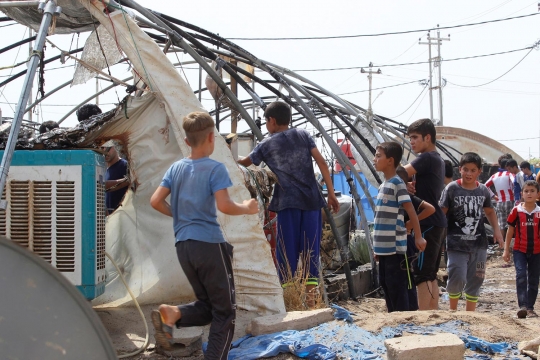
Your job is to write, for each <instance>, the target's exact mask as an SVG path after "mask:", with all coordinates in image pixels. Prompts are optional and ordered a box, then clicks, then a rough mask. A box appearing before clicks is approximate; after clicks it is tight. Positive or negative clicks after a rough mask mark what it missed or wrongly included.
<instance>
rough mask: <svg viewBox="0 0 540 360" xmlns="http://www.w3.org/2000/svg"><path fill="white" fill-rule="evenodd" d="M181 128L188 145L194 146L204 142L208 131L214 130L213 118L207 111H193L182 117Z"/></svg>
mask: <svg viewBox="0 0 540 360" xmlns="http://www.w3.org/2000/svg"><path fill="white" fill-rule="evenodd" d="M182 128H183V129H184V131H185V132H186V137H187V139H188V141H189V144H190V146H191V147H196V146H199V145H200V144H202V143H203V142H204V138H205V137H206V136H207V135H208V134H209V133H210V132H214V119H212V117H211V116H210V115H209V114H208V113H205V112H202V111H194V112H192V113H189V114H187V115H186V116H185V117H184V121H183V123H182Z"/></svg>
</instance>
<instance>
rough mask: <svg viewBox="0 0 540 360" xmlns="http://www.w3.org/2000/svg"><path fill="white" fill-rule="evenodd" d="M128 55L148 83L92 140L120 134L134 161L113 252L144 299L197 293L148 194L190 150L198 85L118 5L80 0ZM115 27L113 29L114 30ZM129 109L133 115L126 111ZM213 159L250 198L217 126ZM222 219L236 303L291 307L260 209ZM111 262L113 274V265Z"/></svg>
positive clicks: (168, 225)
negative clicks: (108, 8) (132, 186)
mask: <svg viewBox="0 0 540 360" xmlns="http://www.w3.org/2000/svg"><path fill="white" fill-rule="evenodd" d="M80 1H81V3H82V4H83V5H85V6H86V7H87V9H88V10H89V11H90V12H91V13H92V15H93V16H94V17H95V18H96V19H98V20H99V21H100V22H101V23H102V25H103V26H104V27H105V28H106V29H107V30H108V31H109V33H110V34H115V35H113V36H115V37H116V40H117V41H118V44H119V45H120V47H121V48H122V50H123V51H124V53H125V54H126V55H127V56H128V57H129V59H130V60H131V62H132V64H133V66H134V67H135V69H136V70H137V72H138V73H139V74H140V75H141V76H142V77H143V79H144V81H145V83H146V84H147V85H148V86H149V88H150V90H151V91H150V93H147V94H145V95H144V96H143V97H141V98H130V100H129V101H128V102H127V110H124V109H121V110H120V111H119V112H118V114H117V116H116V118H115V119H113V120H111V121H110V122H109V123H108V124H107V125H105V126H104V127H103V128H102V129H100V130H99V131H98V132H96V133H94V134H89V136H88V140H89V141H92V140H95V139H103V140H106V139H110V138H115V139H119V140H120V141H121V142H122V143H123V144H124V150H125V152H126V154H127V155H128V160H129V162H130V172H131V176H132V179H133V180H134V181H135V182H136V184H137V188H136V191H135V192H131V191H128V194H127V195H126V197H125V198H124V200H123V202H122V207H121V209H119V210H117V211H116V212H114V213H113V214H112V215H110V216H109V218H108V219H107V225H106V227H107V228H106V240H107V251H108V252H109V253H110V254H111V255H112V256H113V258H114V259H115V261H119V263H120V267H121V269H122V270H123V272H124V273H125V274H126V275H127V278H128V284H129V286H130V288H131V289H132V290H133V291H134V293H135V294H136V296H137V298H138V301H140V302H141V303H143V304H148V303H160V302H172V301H177V300H187V299H191V298H193V294H192V290H191V288H190V286H189V284H188V282H187V280H186V279H185V277H184V276H183V274H182V272H181V269H180V265H179V264H178V261H177V260H176V253H175V249H174V235H173V231H172V219H171V218H168V217H166V216H163V215H161V214H159V213H158V212H157V211H155V210H153V209H152V208H151V207H150V204H149V199H150V196H151V194H152V193H153V192H154V190H155V189H156V187H157V186H158V185H159V183H160V181H161V178H162V176H163V174H164V173H165V171H166V170H167V168H168V167H169V166H170V165H171V164H172V162H173V161H175V160H178V159H180V158H182V157H183V156H185V155H187V154H189V147H188V146H187V145H186V144H185V142H184V141H183V139H184V137H185V134H184V131H183V130H182V126H181V124H182V119H183V117H184V116H185V115H187V114H188V113H189V112H192V111H203V110H204V109H202V106H201V104H200V103H199V102H198V101H197V99H196V97H195V96H194V94H193V91H192V90H191V89H190V88H189V86H188V85H187V84H186V83H185V81H184V80H183V79H182V78H181V77H180V76H179V74H178V72H177V70H176V69H175V68H174V67H173V66H172V64H171V63H170V61H169V60H168V59H167V58H166V56H165V55H164V54H163V53H162V51H161V50H160V49H159V47H158V46H157V45H156V44H155V42H154V41H152V39H150V38H149V37H148V36H147V35H146V34H144V33H143V32H142V31H141V30H140V29H139V28H138V27H137V25H136V24H135V23H134V22H133V21H132V19H131V18H130V17H129V16H124V14H122V13H121V12H120V11H116V12H114V13H111V14H110V16H105V15H104V13H103V12H102V11H101V10H102V7H103V5H102V4H101V3H100V2H98V1H92V2H91V3H90V2H89V1H85V0H80ZM113 26H114V31H113ZM126 112H127V117H126ZM215 136H216V148H215V151H214V154H213V156H212V158H214V159H216V160H218V161H220V162H223V163H224V164H225V165H226V166H227V168H228V170H229V174H230V177H231V180H232V182H233V187H231V188H230V189H229V193H230V195H231V198H232V199H233V200H235V201H241V200H243V199H247V198H249V192H248V191H247V189H246V187H245V185H244V178H243V175H242V173H241V171H240V169H239V168H238V166H237V165H236V162H235V161H234V159H233V157H232V154H231V152H230V151H229V149H228V148H227V146H226V143H225V141H224V139H223V138H222V137H221V136H220V135H219V133H218V132H217V130H216V133H215ZM218 220H219V222H220V225H221V229H222V231H223V234H224V236H225V238H226V239H227V240H228V241H229V242H230V243H231V244H232V245H233V246H234V263H233V268H234V271H235V282H236V295H237V297H236V302H237V306H238V308H239V309H245V310H248V311H256V312H258V313H260V314H270V313H283V312H285V306H284V302H283V293H282V289H281V286H280V284H279V279H278V276H277V272H276V269H275V266H274V263H273V260H272V257H271V252H270V246H269V244H268V242H267V241H266V238H265V236H264V233H263V230H262V226H261V224H260V223H259V221H258V216H257V215H245V216H224V215H223V214H219V216H218ZM107 269H108V270H109V272H110V273H111V274H112V270H111V269H112V268H111V267H110V264H108V265H107ZM111 280H112V281H110V282H109V283H108V285H107V287H106V290H105V294H104V295H102V296H100V297H99V298H97V299H96V300H94V302H93V304H94V305H96V306H104V307H105V306H106V307H112V306H121V305H123V304H128V303H130V302H131V301H130V299H129V296H128V295H127V291H126V290H125V289H124V288H123V285H122V284H121V283H120V282H119V281H117V280H115V279H114V277H113V279H111Z"/></svg>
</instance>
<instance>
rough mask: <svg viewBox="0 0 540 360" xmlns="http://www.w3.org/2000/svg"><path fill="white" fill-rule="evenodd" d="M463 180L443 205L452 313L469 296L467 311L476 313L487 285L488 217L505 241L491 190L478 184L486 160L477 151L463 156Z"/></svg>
mask: <svg viewBox="0 0 540 360" xmlns="http://www.w3.org/2000/svg"><path fill="white" fill-rule="evenodd" d="M459 172H460V174H461V179H458V180H456V181H452V182H451V183H450V184H448V185H447V186H446V188H445V189H444V191H443V193H442V195H441V200H440V202H439V206H440V207H441V209H442V211H443V212H444V213H445V214H446V216H447V219H448V234H447V237H446V250H447V253H448V284H447V285H446V290H447V291H448V295H449V296H450V310H457V305H458V301H459V299H460V298H461V295H462V293H463V292H464V293H465V300H466V301H467V302H466V306H465V310H467V311H474V310H475V309H476V303H477V302H478V295H479V294H480V287H481V286H482V284H483V283H484V276H485V273H486V259H487V247H488V240H487V236H486V230H485V227H484V214H485V217H486V218H487V219H488V221H489V223H490V224H491V226H493V238H494V240H495V241H497V242H498V243H499V246H500V247H502V245H503V240H502V234H501V230H500V228H499V223H498V221H497V214H496V213H495V210H494V209H493V206H492V205H491V194H490V192H489V190H488V188H487V187H486V186H485V185H484V184H481V183H479V182H478V181H477V179H478V176H479V175H480V173H481V172H482V159H481V158H480V156H479V155H478V154H476V153H473V152H468V153H465V154H463V156H462V157H461V160H460V162H459Z"/></svg>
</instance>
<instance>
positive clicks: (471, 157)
mask: <svg viewBox="0 0 540 360" xmlns="http://www.w3.org/2000/svg"><path fill="white" fill-rule="evenodd" d="M465 164H474V165H476V167H477V168H478V169H480V170H481V169H482V158H481V157H480V155H478V154H477V153H474V152H466V153H465V154H463V155H462V156H461V160H460V161H459V166H460V167H461V166H463V165H465Z"/></svg>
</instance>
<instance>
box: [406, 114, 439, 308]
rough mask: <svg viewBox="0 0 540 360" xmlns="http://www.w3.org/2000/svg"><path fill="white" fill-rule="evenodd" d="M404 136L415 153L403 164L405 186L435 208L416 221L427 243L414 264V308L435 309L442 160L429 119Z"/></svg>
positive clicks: (437, 292)
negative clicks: (415, 304)
mask: <svg viewBox="0 0 540 360" xmlns="http://www.w3.org/2000/svg"><path fill="white" fill-rule="evenodd" d="M407 135H409V139H410V142H411V147H412V150H413V151H414V152H416V153H417V154H419V155H418V157H417V158H416V159H414V160H413V161H412V162H411V163H410V164H408V165H406V166H405V169H406V170H407V173H408V174H409V177H411V178H412V179H413V181H412V182H410V183H408V184H407V189H408V190H409V192H410V193H413V194H415V195H416V196H418V197H419V198H420V199H422V200H424V201H426V202H427V203H429V204H431V205H433V207H434V208H435V213H434V214H433V215H431V216H429V217H427V218H425V219H424V220H422V221H420V227H421V229H422V233H423V238H424V239H426V241H427V246H426V250H425V251H424V260H423V261H422V262H420V264H419V263H417V264H416V265H415V267H414V280H415V282H416V286H417V288H418V307H419V309H420V310H437V309H438V308H439V286H438V284H437V271H438V270H439V262H440V261H441V251H442V244H443V239H444V237H445V229H446V217H445V216H444V214H443V212H442V211H441V208H440V207H439V205H438V204H439V198H440V197H441V193H442V190H443V188H444V174H445V171H444V161H443V159H442V158H441V156H440V155H439V153H438V152H437V151H436V148H435V138H436V135H437V133H436V131H435V126H434V125H433V122H432V121H431V120H430V119H421V120H417V121H415V122H413V123H412V124H411V125H410V126H409V128H408V129H407ZM420 265H421V266H420Z"/></svg>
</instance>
